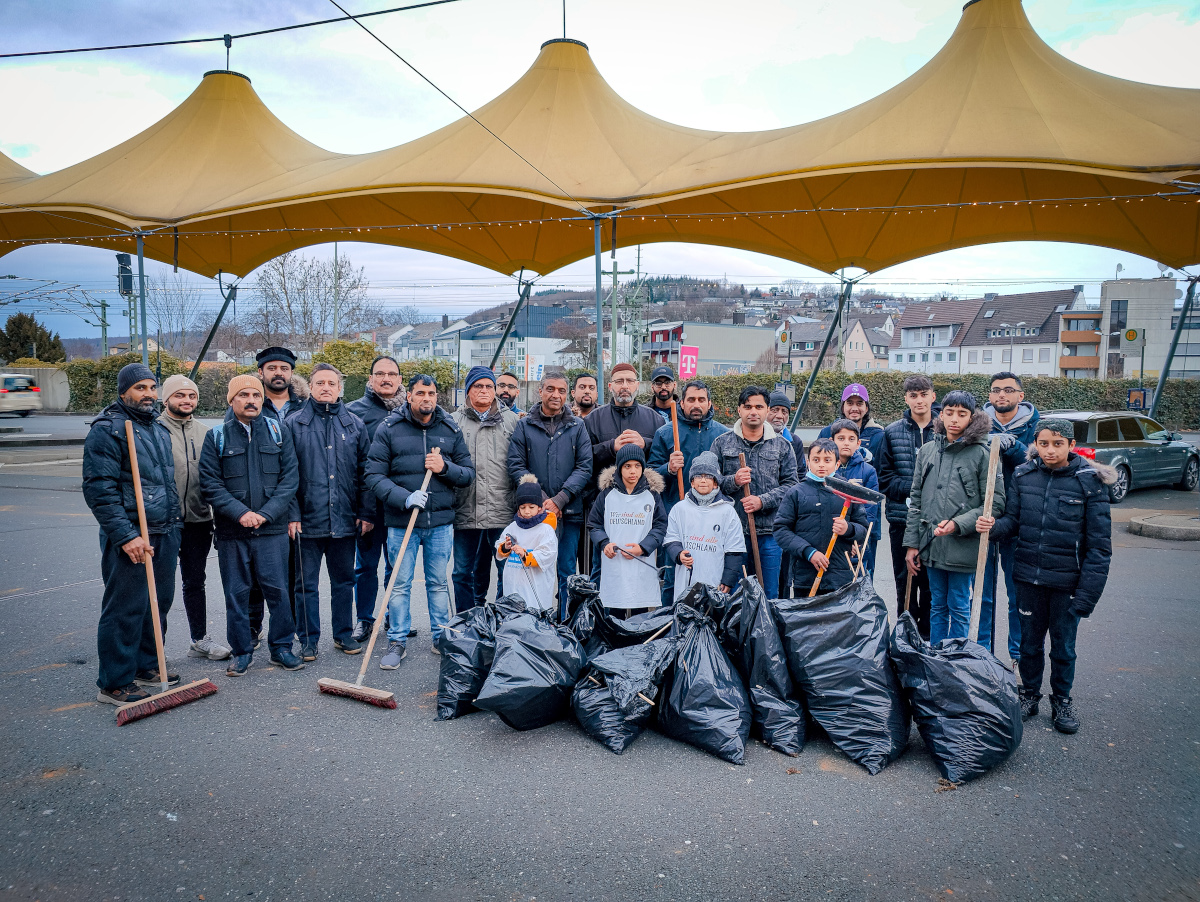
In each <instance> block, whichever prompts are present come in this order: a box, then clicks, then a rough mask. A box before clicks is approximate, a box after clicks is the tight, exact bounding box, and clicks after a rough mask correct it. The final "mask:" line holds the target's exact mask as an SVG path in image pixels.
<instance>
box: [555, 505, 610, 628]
mask: <svg viewBox="0 0 1200 902" xmlns="http://www.w3.org/2000/svg"><path fill="white" fill-rule="evenodd" d="M582 535H583V522H582V521H580V520H564V521H563V523H562V527H561V528H560V529H559V531H558V616H559V619H560V620H566V618H567V600H568V599H567V579H568V578H569V577H572V576H574V575H575V564H576V563H577V562H578V560H579V539H580V537H581V536H582ZM592 561H593V564H594V566H595V568H596V570H599V569H600V555H599V553H597V552H595V551H593V553H592ZM595 578H596V577H593V580H594V579H595Z"/></svg>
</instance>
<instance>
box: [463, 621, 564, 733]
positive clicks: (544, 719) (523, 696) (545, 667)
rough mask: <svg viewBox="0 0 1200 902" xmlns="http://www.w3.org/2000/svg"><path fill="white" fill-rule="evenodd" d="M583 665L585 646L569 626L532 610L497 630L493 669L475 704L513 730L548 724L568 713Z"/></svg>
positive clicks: (534, 727)
mask: <svg viewBox="0 0 1200 902" xmlns="http://www.w3.org/2000/svg"><path fill="white" fill-rule="evenodd" d="M583 665H584V652H583V646H581V645H580V644H579V640H578V639H576V638H575V636H574V635H573V634H572V633H571V631H570V630H569V629H568V628H567V627H565V626H562V625H557V624H554V623H551V622H550V621H549V620H548V619H546V618H545V617H538V616H535V615H534V614H532V613H529V612H526V613H523V614H517V615H515V616H513V617H509V618H508V619H507V620H505V621H504V622H503V623H501V624H500V626H499V627H498V628H497V630H496V653H495V656H494V657H493V659H492V667H491V672H489V673H488V675H487V679H486V680H484V682H483V688H482V689H481V690H480V691H479V696H478V697H477V698H476V699H475V707H477V708H479V709H480V710H482V711H493V712H495V713H496V714H498V715H500V719H501V720H503V721H504V722H505V723H506V724H508V725H509V726H510V727H512V728H513V729H514V730H533V729H537V728H538V727H544V726H546V725H547V724H551V723H554V721H556V720H558V719H559V718H561V717H562V716H563V714H564V713H565V711H566V707H567V702H568V701H569V700H570V697H571V690H572V689H573V688H574V687H575V684H576V683H577V682H578V681H579V674H580V671H582V670H583Z"/></svg>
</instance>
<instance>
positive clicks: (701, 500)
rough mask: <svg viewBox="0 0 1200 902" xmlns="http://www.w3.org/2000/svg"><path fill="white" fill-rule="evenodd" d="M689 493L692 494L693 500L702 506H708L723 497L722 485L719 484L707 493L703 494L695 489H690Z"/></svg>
mask: <svg viewBox="0 0 1200 902" xmlns="http://www.w3.org/2000/svg"><path fill="white" fill-rule="evenodd" d="M688 494H689V495H691V496H692V500H693V501H695V502H696V504H697V505H699V506H700V507H708V506H709V505H710V504H712V503H713V502H714V501H716V500H717V499H718V498H720V497H721V487H720V486H719V485H716V486H713V490H712V491H711V492H709V493H708V494H707V495H701V494H700V493H699V492H697V491H696V490H695V489H688Z"/></svg>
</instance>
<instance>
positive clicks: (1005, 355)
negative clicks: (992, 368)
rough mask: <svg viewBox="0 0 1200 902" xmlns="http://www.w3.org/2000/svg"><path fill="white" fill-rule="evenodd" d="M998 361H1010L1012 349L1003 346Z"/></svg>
mask: <svg viewBox="0 0 1200 902" xmlns="http://www.w3.org/2000/svg"><path fill="white" fill-rule="evenodd" d="M1000 362H1001V363H1012V349H1011V348H1005V349H1004V350H1003V351H1001V352H1000Z"/></svg>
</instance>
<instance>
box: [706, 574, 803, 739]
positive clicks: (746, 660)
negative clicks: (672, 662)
mask: <svg viewBox="0 0 1200 902" xmlns="http://www.w3.org/2000/svg"><path fill="white" fill-rule="evenodd" d="M721 642H722V644H723V645H724V646H725V649H726V651H728V652H729V657H730V658H731V659H732V660H733V663H734V664H735V665H736V666H737V669H738V672H739V673H740V674H741V675H742V679H743V680H744V681H745V683H746V690H747V692H748V693H749V696H750V709H751V711H752V713H753V715H754V723H753V725H752V727H751V733H752V734H753V735H756V736H758V737H759V738H761V739H762V741H763V742H765V743H766V744H767V745H769V746H771V748H773V749H775V750H776V751H778V752H782V753H783V754H785V755H791V756H792V757H795V756H796V755H799V754H800V751H801V750H802V749H803V748H804V710H803V708H801V706H800V703H799V702H798V701H797V700H796V691H795V688H794V687H793V685H792V678H791V676H790V675H789V674H788V666H787V655H786V654H785V652H784V650H783V640H781V639H780V638H779V628H778V627H777V626H776V625H775V618H774V616H773V615H772V613H771V609H770V606H769V605H768V603H767V596H766V593H764V592H763V590H762V586H760V585H759V583H758V580H757V579H756V578H754V577H753V576H751V577H748V578H744V579H742V581H741V582H740V583H739V585H738V587H737V588H736V589H735V590H734V591H733V592H732V593H730V595H729V599H728V604H727V606H726V611H725V619H724V620H723V621H722V622H721Z"/></svg>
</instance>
